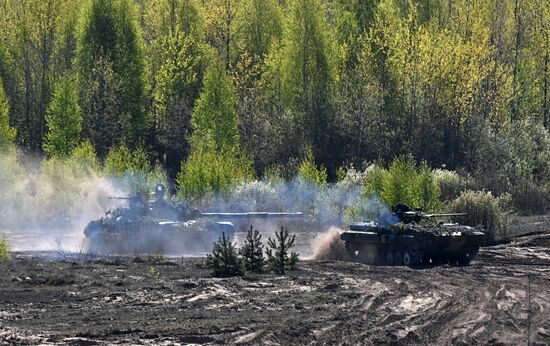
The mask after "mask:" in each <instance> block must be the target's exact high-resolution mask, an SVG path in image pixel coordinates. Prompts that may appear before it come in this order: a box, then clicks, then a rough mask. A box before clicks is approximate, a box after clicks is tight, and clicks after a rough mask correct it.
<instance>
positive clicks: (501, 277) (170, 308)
mask: <svg viewBox="0 0 550 346" xmlns="http://www.w3.org/2000/svg"><path fill="white" fill-rule="evenodd" d="M0 274H1V278H2V280H1V281H0V344H69V345H93V344H112V343H122V344H188V343H192V344H226V343H235V344H267V345H273V344H280V345H289V344H312V343H314V344H317V343H324V344H367V345H368V344H433V345H435V344H437V345H442V344H443V345H446V344H460V345H471V344H495V345H500V344H510V345H517V344H520V345H521V344H527V343H528V342H529V343H531V344H533V345H536V344H541V345H542V344H550V233H545V234H539V235H530V236H524V237H520V238H518V239H517V240H516V241H514V242H513V243H511V244H506V245H500V246H497V247H492V248H486V249H482V250H481V251H480V253H479V255H478V257H477V258H476V259H475V260H474V261H473V262H472V264H471V265H470V266H468V267H451V266H447V265H443V266H438V267H429V268H415V269H411V268H406V267H374V266H368V265H364V264H358V263H349V262H339V261H314V260H307V261H302V262H301V263H300V266H299V269H298V270H297V271H294V272H292V273H290V274H289V275H288V276H286V277H282V276H275V275H272V274H262V275H248V276H245V277H242V278H229V279H216V278H211V277H210V275H209V271H208V270H207V269H206V268H205V266H204V259H202V258H184V259H181V258H170V259H169V260H166V259H159V258H146V257H143V258H137V257H116V258H101V259H97V258H96V259H90V258H85V257H83V256H76V257H74V258H68V259H65V260H60V259H59V258H56V254H55V253H41V254H38V253H33V254H28V253H26V254H25V253H19V254H16V255H15V256H14V258H13V259H12V261H11V262H10V263H8V264H0Z"/></svg>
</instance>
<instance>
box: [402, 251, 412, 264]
mask: <svg viewBox="0 0 550 346" xmlns="http://www.w3.org/2000/svg"><path fill="white" fill-rule="evenodd" d="M411 264H412V257H411V254H410V253H409V252H408V251H405V252H404V253H403V265H405V266H407V267H408V266H410V265H411Z"/></svg>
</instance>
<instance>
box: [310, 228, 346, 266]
mask: <svg viewBox="0 0 550 346" xmlns="http://www.w3.org/2000/svg"><path fill="white" fill-rule="evenodd" d="M342 232H343V231H342V230H341V229H339V228H337V227H331V228H330V229H329V230H328V231H326V232H325V233H321V234H319V235H317V237H316V238H315V239H313V243H312V248H313V258H314V259H318V260H336V261H343V260H349V256H348V254H347V252H346V247H345V245H344V242H343V241H342V240H341V239H340V234H342Z"/></svg>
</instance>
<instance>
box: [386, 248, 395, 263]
mask: <svg viewBox="0 0 550 346" xmlns="http://www.w3.org/2000/svg"><path fill="white" fill-rule="evenodd" d="M386 265H389V266H392V265H393V253H392V252H391V251H388V252H387V253H386Z"/></svg>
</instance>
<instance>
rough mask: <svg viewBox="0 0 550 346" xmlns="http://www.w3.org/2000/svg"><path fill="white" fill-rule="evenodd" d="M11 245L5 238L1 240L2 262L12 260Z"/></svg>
mask: <svg viewBox="0 0 550 346" xmlns="http://www.w3.org/2000/svg"><path fill="white" fill-rule="evenodd" d="M10 251H11V249H10V244H8V241H7V240H6V239H5V238H2V239H0V262H5V261H8V260H9V259H10Z"/></svg>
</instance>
